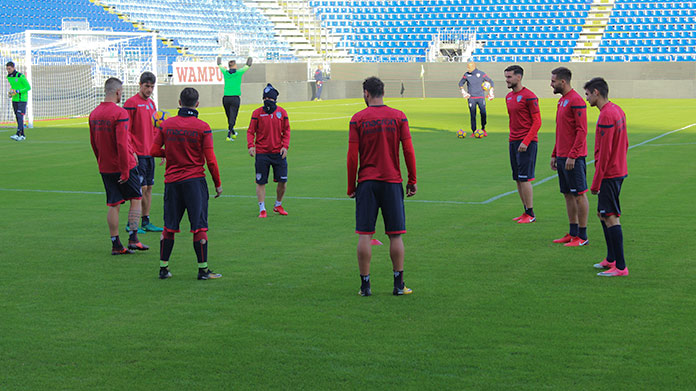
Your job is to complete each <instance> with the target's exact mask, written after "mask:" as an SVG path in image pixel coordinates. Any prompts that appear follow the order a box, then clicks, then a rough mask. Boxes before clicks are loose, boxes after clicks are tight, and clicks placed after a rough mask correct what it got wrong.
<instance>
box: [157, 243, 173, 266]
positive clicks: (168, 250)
mask: <svg viewBox="0 0 696 391" xmlns="http://www.w3.org/2000/svg"><path fill="white" fill-rule="evenodd" d="M172 249H174V239H162V240H160V260H162V261H165V262H169V256H170V255H172Z"/></svg>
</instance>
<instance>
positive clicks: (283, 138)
mask: <svg viewBox="0 0 696 391" xmlns="http://www.w3.org/2000/svg"><path fill="white" fill-rule="evenodd" d="M254 137H256V143H254ZM251 147H256V153H280V149H281V148H285V149H288V148H290V120H289V119H288V113H287V112H286V111H285V109H283V108H282V107H280V106H277V107H276V109H275V111H274V112H272V113H271V114H267V113H266V112H265V111H263V107H259V108H258V109H256V110H254V112H253V113H251V122H250V123H249V129H247V148H251Z"/></svg>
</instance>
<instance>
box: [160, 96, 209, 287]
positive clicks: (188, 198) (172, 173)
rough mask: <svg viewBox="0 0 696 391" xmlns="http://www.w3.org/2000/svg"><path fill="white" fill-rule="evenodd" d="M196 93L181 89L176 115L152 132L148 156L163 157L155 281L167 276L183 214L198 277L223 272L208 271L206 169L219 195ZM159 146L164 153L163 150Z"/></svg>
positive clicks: (201, 278)
mask: <svg viewBox="0 0 696 391" xmlns="http://www.w3.org/2000/svg"><path fill="white" fill-rule="evenodd" d="M197 107H198V91H196V89H195V88H190V87H189V88H184V89H183V90H182V91H181V94H179V113H178V115H177V116H175V117H172V118H169V119H167V120H165V121H164V122H163V123H162V128H161V129H158V130H157V133H156V136H155V141H154V143H153V144H152V148H151V149H150V155H151V156H155V157H166V161H167V166H166V169H165V172H164V232H162V237H161V239H160V271H159V278H161V279H163V280H164V279H166V278H169V277H171V276H172V274H171V273H170V272H169V257H170V256H171V254H172V249H173V248H174V234H175V233H177V232H179V224H180V223H181V219H182V218H183V217H184V211H186V212H188V219H189V223H190V224H191V233H193V250H194V251H195V253H196V258H197V259H198V279H199V280H208V279H213V278H220V277H222V274H218V273H215V272H213V271H212V270H210V269H209V268H208V197H209V195H208V183H207V182H206V180H205V168H203V165H204V164H206V162H207V165H208V171H210V176H212V177H213V183H214V184H215V198H218V197H220V194H222V184H221V183H220V171H219V170H218V165H217V159H216V158H215V152H214V151H213V133H212V131H211V130H210V126H209V125H208V124H207V123H205V122H204V121H201V120H200V119H198V111H197V110H196V108H197ZM162 146H164V149H162Z"/></svg>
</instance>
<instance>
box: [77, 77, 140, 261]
mask: <svg viewBox="0 0 696 391" xmlns="http://www.w3.org/2000/svg"><path fill="white" fill-rule="evenodd" d="M122 93H123V83H122V82H121V81H120V80H119V79H116V78H113V77H112V78H110V79H108V80H107V81H106V83H104V95H105V96H104V102H102V103H101V104H100V105H99V106H97V107H96V108H95V109H94V111H92V113H91V114H90V115H89V140H90V142H91V144H92V150H93V151H94V156H95V157H96V158H97V163H98V165H99V172H100V173H101V176H102V181H103V182H104V189H105V190H106V205H107V206H108V207H109V211H108V212H107V215H106V220H107V222H108V224H109V232H110V233H111V254H112V255H118V254H133V253H134V251H133V250H147V249H148V248H149V247H148V246H146V245H144V244H142V243H140V241H139V240H138V221H139V220H140V206H141V205H140V204H141V202H140V199H141V197H142V195H141V192H140V179H139V178H138V170H137V159H136V155H135V152H134V151H133V146H132V144H131V142H130V136H129V133H128V123H129V119H128V113H126V110H124V109H122V108H121V107H118V106H117V105H116V104H117V103H120V102H121V94H122ZM126 201H130V210H129V211H128V228H129V231H128V233H129V237H128V248H127V249H126V248H124V247H123V245H122V244H121V240H120V239H119V237H118V212H119V210H120V207H121V204H123V203H124V202H126Z"/></svg>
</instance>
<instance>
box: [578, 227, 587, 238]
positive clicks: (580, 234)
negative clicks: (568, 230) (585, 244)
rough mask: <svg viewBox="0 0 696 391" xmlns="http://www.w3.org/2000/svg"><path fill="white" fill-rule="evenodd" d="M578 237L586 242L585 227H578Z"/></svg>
mask: <svg viewBox="0 0 696 391" xmlns="http://www.w3.org/2000/svg"><path fill="white" fill-rule="evenodd" d="M578 237H579V238H580V239H582V240H587V227H579V231H578Z"/></svg>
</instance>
